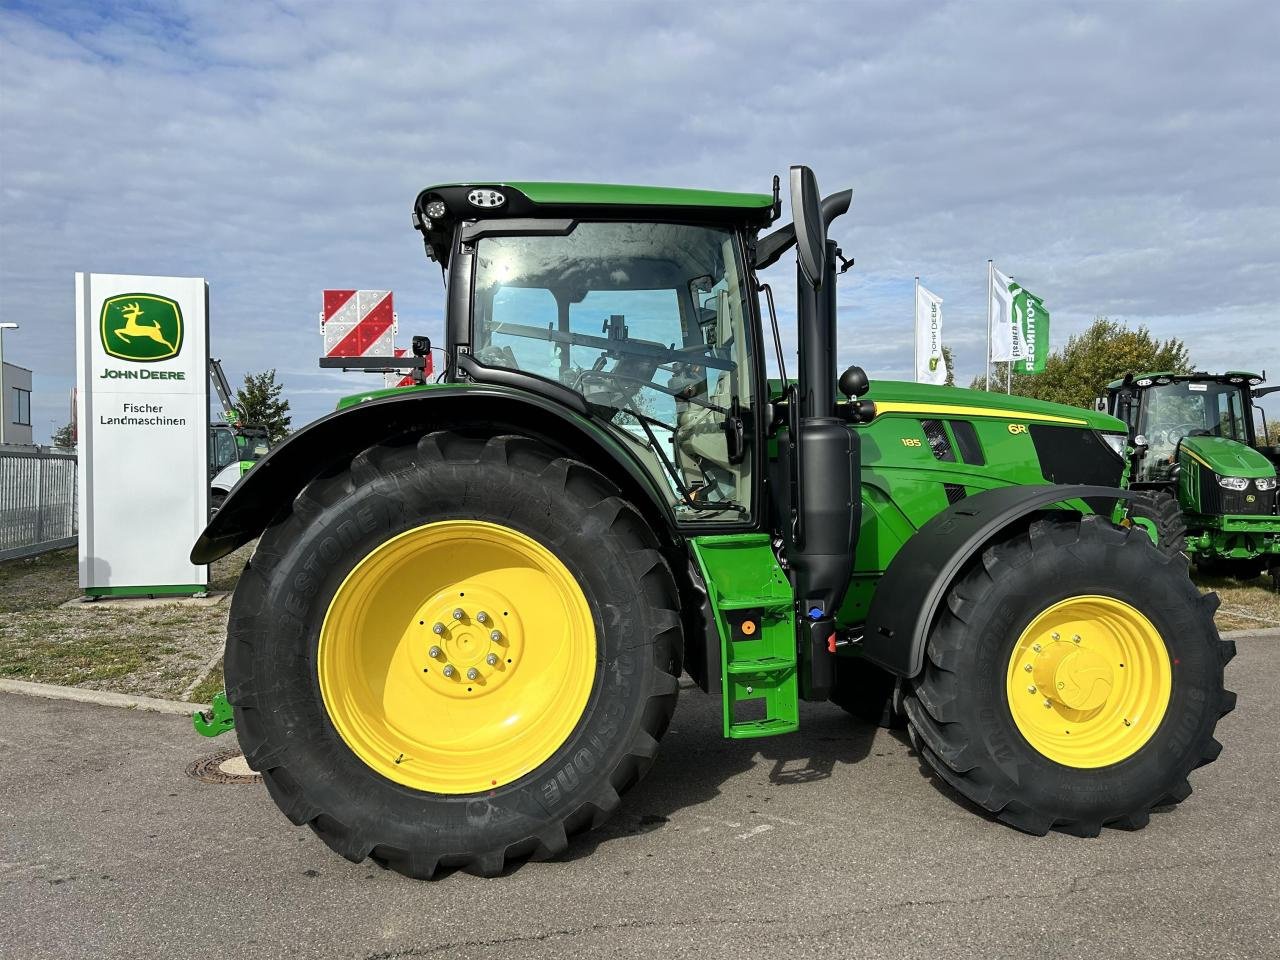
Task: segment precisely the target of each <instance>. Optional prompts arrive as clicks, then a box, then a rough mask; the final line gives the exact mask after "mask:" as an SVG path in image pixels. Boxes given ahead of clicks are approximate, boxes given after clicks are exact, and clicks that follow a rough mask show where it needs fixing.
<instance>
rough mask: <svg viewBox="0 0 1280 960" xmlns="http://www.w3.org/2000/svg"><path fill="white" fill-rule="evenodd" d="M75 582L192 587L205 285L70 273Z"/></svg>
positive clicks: (205, 505) (201, 485)
mask: <svg viewBox="0 0 1280 960" xmlns="http://www.w3.org/2000/svg"><path fill="white" fill-rule="evenodd" d="M76 324H77V326H76V329H77V336H76V368H77V378H78V382H79V391H78V392H77V397H78V399H77V409H76V416H77V418H78V420H79V438H80V586H81V587H82V588H84V590H85V592H86V593H89V594H98V595H111V594H115V595H130V594H140V595H145V594H181V593H196V592H200V591H203V590H204V589H205V587H206V585H207V584H208V568H207V567H203V566H195V565H194V564H192V563H191V561H190V560H188V559H187V554H188V552H189V551H190V549H191V545H192V544H193V543H194V542H195V539H196V537H197V536H199V534H200V531H201V530H203V529H204V525H205V521H206V519H207V517H208V511H209V473H208V435H209V427H208V423H209V376H208V363H209V360H208V357H209V351H208V345H207V344H208V284H206V283H205V282H204V280H202V279H198V278H183V277H130V276H119V275H115V274H101V273H88V274H86V273H78V274H76Z"/></svg>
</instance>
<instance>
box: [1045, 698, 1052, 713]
mask: <svg viewBox="0 0 1280 960" xmlns="http://www.w3.org/2000/svg"><path fill="white" fill-rule="evenodd" d="M1044 705H1045V709H1046V710H1047V709H1048V708H1049V707H1052V706H1053V701H1051V700H1050V699H1049V698H1048V697H1045V698H1044Z"/></svg>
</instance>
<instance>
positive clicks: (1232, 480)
mask: <svg viewBox="0 0 1280 960" xmlns="http://www.w3.org/2000/svg"><path fill="white" fill-rule="evenodd" d="M1218 486H1220V487H1222V488H1224V489H1226V490H1247V489H1249V481H1248V480H1247V479H1246V478H1245V477H1219V478H1218Z"/></svg>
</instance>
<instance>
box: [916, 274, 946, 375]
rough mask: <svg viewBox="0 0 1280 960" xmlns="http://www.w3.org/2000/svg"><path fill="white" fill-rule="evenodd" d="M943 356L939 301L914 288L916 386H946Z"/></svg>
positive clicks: (921, 289)
mask: <svg viewBox="0 0 1280 960" xmlns="http://www.w3.org/2000/svg"><path fill="white" fill-rule="evenodd" d="M946 382H947V361H946V360H945V359H943V356H942V298H941V297H939V296H936V295H934V294H932V293H930V292H929V291H928V290H926V289H925V288H924V287H922V286H920V285H919V284H916V383H946Z"/></svg>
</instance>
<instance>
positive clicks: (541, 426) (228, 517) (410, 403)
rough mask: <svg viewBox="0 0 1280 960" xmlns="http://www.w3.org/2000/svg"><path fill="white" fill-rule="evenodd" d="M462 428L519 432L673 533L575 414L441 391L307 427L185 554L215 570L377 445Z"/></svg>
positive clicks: (364, 407)
mask: <svg viewBox="0 0 1280 960" xmlns="http://www.w3.org/2000/svg"><path fill="white" fill-rule="evenodd" d="M459 425H461V426H465V427H467V428H471V429H482V430H490V431H494V432H495V433H496V432H512V433H523V434H524V435H526V436H531V437H534V438H538V439H543V440H546V441H547V442H548V443H550V444H552V445H553V446H555V447H557V448H559V449H562V450H564V451H565V452H566V453H567V454H569V455H572V456H575V457H576V458H577V459H580V460H583V461H584V462H587V463H590V464H591V465H592V466H593V467H595V468H596V469H597V470H600V471H601V472H602V473H604V474H605V475H606V476H608V477H609V478H610V479H611V480H613V481H614V482H615V483H617V484H618V485H619V486H620V487H621V488H622V489H623V490H624V492H626V493H627V494H628V495H629V496H630V497H631V499H632V501H633V502H634V503H635V505H636V507H637V508H638V509H639V510H640V511H641V512H642V513H644V514H645V515H646V516H647V517H648V518H649V519H650V521H651V522H662V523H664V524H665V525H666V527H667V529H668V530H670V529H673V527H674V518H673V517H672V514H671V510H670V507H669V506H668V504H667V502H666V500H665V499H664V498H663V497H662V496H661V495H660V493H659V492H658V490H657V489H656V488H655V486H654V483H653V481H652V479H651V478H650V477H649V474H648V473H646V472H645V470H644V468H643V467H642V466H641V465H640V464H639V462H638V461H636V460H635V458H634V457H632V456H631V455H630V454H629V453H628V452H627V451H626V449H625V448H624V447H623V446H622V445H621V444H620V443H619V442H618V441H617V440H615V439H614V438H612V437H611V436H609V435H608V434H607V433H606V432H605V430H604V428H603V427H602V426H600V425H599V424H598V421H596V422H593V421H592V420H591V419H590V417H589V416H584V415H583V414H582V413H581V412H580V411H576V410H571V409H569V408H568V407H566V406H565V405H564V404H561V403H557V402H556V401H555V400H552V399H548V398H545V397H541V396H538V395H537V394H534V393H531V392H530V391H528V390H517V389H513V388H510V387H503V386H497V385H488V384H486V385H469V384H446V385H441V386H437V387H431V388H430V389H426V390H406V391H405V392H404V393H402V394H398V395H393V396H388V397H379V398H377V399H371V400H367V401H365V402H363V403H359V404H356V405H355V406H351V407H347V408H346V409H343V410H337V411H335V412H333V413H330V414H327V415H326V416H323V417H321V418H320V419H319V420H316V421H314V422H312V423H309V424H307V426H305V427H303V428H302V429H301V430H299V431H298V432H296V433H294V434H292V435H291V436H290V437H289V438H288V439H287V440H285V441H284V442H283V443H281V444H280V445H279V446H277V447H274V448H272V449H271V451H270V452H269V453H268V454H267V455H266V456H265V457H263V458H262V459H261V460H259V461H258V462H257V463H256V464H255V465H254V467H253V469H252V470H250V471H249V472H248V473H247V474H245V476H244V478H243V479H242V480H241V481H240V482H239V483H237V484H236V486H235V487H234V488H233V489H232V491H231V494H230V495H229V496H228V497H227V500H226V502H225V503H224V504H223V505H222V508H221V509H220V510H219V511H218V512H217V514H215V515H214V517H213V519H212V520H210V522H209V525H208V526H207V527H205V530H204V533H202V534H201V535H200V538H199V539H198V540H197V541H196V543H195V546H194V547H192V549H191V562H192V563H199V564H203V563H212V562H213V561H214V560H217V559H218V558H219V557H224V556H226V555H227V554H228V553H230V552H231V551H233V550H235V549H236V548H237V547H239V546H241V545H242V544H245V543H248V542H249V541H250V540H252V539H253V538H254V537H256V536H258V535H259V534H260V533H262V531H264V530H265V529H266V528H267V527H268V526H269V525H270V524H271V522H272V521H273V520H274V519H275V518H276V516H277V515H278V514H279V513H280V512H281V510H282V509H284V508H285V507H286V506H288V505H289V504H291V503H292V502H293V499H294V497H296V496H297V495H298V493H299V492H300V491H301V490H302V488H303V487H305V486H306V485H307V483H309V482H310V481H311V480H312V479H313V478H314V477H317V476H319V475H320V474H322V473H324V472H325V471H326V470H330V469H333V468H334V467H336V466H340V465H345V464H346V463H348V462H349V461H350V460H351V458H352V457H354V456H355V455H356V454H357V453H359V452H360V451H362V450H365V449H367V448H368V447H370V446H373V445H374V444H376V443H379V442H381V441H383V440H388V439H391V438H394V437H400V436H406V435H409V436H412V435H421V434H424V433H427V432H430V431H431V430H438V429H443V428H447V427H457V426H459Z"/></svg>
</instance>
